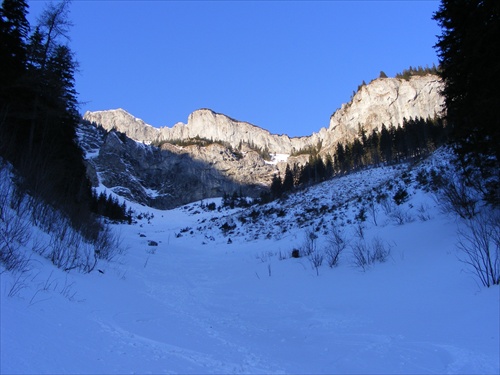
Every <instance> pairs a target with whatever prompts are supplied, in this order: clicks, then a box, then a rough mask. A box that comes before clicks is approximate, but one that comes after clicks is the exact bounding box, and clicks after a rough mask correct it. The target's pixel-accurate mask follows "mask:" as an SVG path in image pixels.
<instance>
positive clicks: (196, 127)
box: [80, 75, 443, 209]
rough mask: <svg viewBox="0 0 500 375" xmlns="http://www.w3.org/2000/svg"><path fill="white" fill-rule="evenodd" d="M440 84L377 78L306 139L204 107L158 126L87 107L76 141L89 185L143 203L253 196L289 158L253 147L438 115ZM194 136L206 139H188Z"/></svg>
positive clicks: (295, 143) (302, 158)
mask: <svg viewBox="0 0 500 375" xmlns="http://www.w3.org/2000/svg"><path fill="white" fill-rule="evenodd" d="M441 88H442V83H441V81H440V80H439V78H438V77H437V76H433V75H427V76H420V77H412V78H411V79H409V80H403V79H396V78H379V79H376V80H374V81H372V82H370V83H369V84H367V85H363V86H362V87H361V88H360V89H359V90H358V92H357V93H356V94H355V95H354V96H353V98H352V100H351V101H350V102H349V103H347V104H343V105H342V107H341V108H340V109H338V110H337V111H335V113H334V114H333V115H332V116H331V118H330V125H329V127H328V128H322V129H320V130H319V131H318V132H317V133H313V134H312V135H310V136H307V137H300V138H290V137H288V136H287V135H276V134H271V133H270V132H269V131H267V130H265V129H262V128H260V127H258V126H255V125H252V124H250V123H247V122H242V121H237V120H234V119H232V118H230V117H228V116H226V115H223V114H219V113H215V112H213V111H211V110H209V109H200V110H197V111H195V112H193V113H192V114H190V115H189V118H188V121H187V124H183V123H177V124H175V125H174V126H172V127H163V128H154V127H152V126H150V125H148V124H146V123H144V121H142V120H140V119H137V118H135V117H134V116H132V115H131V114H129V113H127V112H126V111H124V110H123V109H117V110H108V111H98V112H87V113H86V114H85V116H84V119H85V120H86V121H84V122H83V124H82V126H81V129H80V142H81V144H82V147H84V149H86V151H87V155H88V168H89V174H90V175H91V177H92V176H93V181H94V182H95V184H97V183H98V182H100V183H102V184H104V185H105V186H107V187H109V188H112V189H113V190H114V191H115V192H117V193H119V194H121V195H124V196H126V197H128V198H129V199H131V200H134V201H137V202H139V203H143V204H145V205H149V206H153V207H157V208H163V209H164V208H172V207H176V206H178V205H181V204H185V203H188V202H192V201H195V200H200V199H203V198H208V197H216V196H222V195H223V194H224V193H227V194H232V193H233V192H242V193H244V194H247V195H250V196H256V195H258V194H259V193H260V192H261V191H262V189H265V188H266V187H267V186H269V185H270V182H271V180H272V176H273V175H274V174H276V173H281V174H282V175H283V173H284V170H285V167H286V164H287V162H279V163H269V161H265V160H264V159H263V158H262V153H259V152H258V151H259V150H261V151H262V150H267V151H269V153H271V154H286V155H288V154H290V153H292V152H293V151H298V150H303V149H306V148H307V147H309V146H315V145H317V144H318V143H319V142H321V144H322V149H321V153H322V154H326V153H331V154H333V151H334V148H335V147H336V145H337V142H342V141H349V140H352V139H353V138H354V137H356V135H357V133H358V129H359V127H360V126H362V127H364V129H365V131H366V132H367V133H370V132H371V131H372V130H373V129H380V128H381V126H382V124H385V125H387V126H389V125H391V124H392V125H395V126H397V125H398V124H402V123H403V119H404V118H407V119H409V118H417V117H422V118H428V117H434V116H436V115H437V116H439V115H441V110H442V106H443V97H442V96H441V95H440V90H441ZM100 127H102V129H104V130H102V129H101V128H100ZM99 129H101V130H99ZM196 139H197V140H209V142H205V143H203V144H200V142H198V143H196V142H188V141H190V140H196ZM151 144H155V145H160V146H159V147H154V146H152V145H151ZM179 145H183V146H179ZM282 159H283V158H282ZM284 160H286V157H285V158H284ZM307 160H308V156H307V155H299V156H297V157H290V158H288V163H289V164H292V165H293V164H294V163H298V164H303V163H305V162H306V161H307Z"/></svg>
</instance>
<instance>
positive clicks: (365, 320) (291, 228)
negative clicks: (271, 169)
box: [0, 168, 500, 374]
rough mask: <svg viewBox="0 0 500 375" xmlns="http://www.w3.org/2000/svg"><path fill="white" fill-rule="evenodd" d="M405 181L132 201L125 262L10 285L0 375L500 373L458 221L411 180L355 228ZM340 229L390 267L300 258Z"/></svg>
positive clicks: (32, 276)
mask: <svg viewBox="0 0 500 375" xmlns="http://www.w3.org/2000/svg"><path fill="white" fill-rule="evenodd" d="M405 178H407V179H411V176H410V177H408V175H407V174H406V175H405V171H404V170H403V169H401V168H379V169H372V170H369V171H365V172H361V173H358V174H355V175H351V176H347V177H345V178H338V179H334V180H332V181H328V182H326V183H324V184H322V185H319V186H317V187H312V188H309V189H308V190H307V191H304V192H302V193H300V194H298V195H296V196H294V197H291V198H290V199H289V200H287V201H286V202H281V203H276V202H275V203H273V204H271V205H268V206H264V207H260V208H250V209H247V210H243V209H234V210H225V209H222V210H221V211H220V212H219V211H218V210H215V211H210V210H208V209H206V206H207V204H208V203H210V202H212V201H213V202H216V204H217V206H219V205H220V199H215V200H208V201H204V202H202V203H203V204H202V203H201V202H199V203H196V204H191V205H188V206H186V207H183V208H179V209H176V210H171V211H159V210H154V209H150V208H147V207H141V206H137V205H134V204H130V205H131V206H132V208H133V209H134V210H135V211H136V212H137V213H146V215H142V219H140V220H138V221H137V223H135V224H132V225H127V224H120V225H113V229H114V230H115V231H116V233H118V234H119V235H120V237H121V240H122V247H123V248H124V249H126V252H125V253H124V254H123V255H121V256H119V257H118V258H117V260H116V261H114V262H110V263H105V262H100V263H99V264H98V266H97V268H96V270H95V271H93V272H92V273H90V274H81V273H77V272H70V273H65V272H62V271H60V270H58V269H55V268H54V267H53V266H52V265H51V264H50V262H49V261H48V260H46V259H44V258H42V257H38V256H37V255H33V256H32V260H31V265H32V271H31V272H30V273H29V277H27V276H26V275H24V276H22V277H17V276H16V274H12V273H10V272H3V273H2V275H1V290H0V296H1V310H0V313H1V315H0V317H1V327H0V328H1V334H0V335H1V336H0V337H1V341H0V344H1V346H0V349H1V357H0V371H1V373H6V374H7V373H22V374H28V373H37V374H41V373H51V374H58V373H64V374H68V373H85V374H87V373H89V374H90V373H99V374H103V373H106V374H110V373H120V374H122V373H141V374H143V373H154V374H156V373H183V374H185V373H195V374H200V373H217V374H220V373H225V374H227V373H266V374H267V373H303V374H319V373H327V374H335V373H340V374H346V373H354V374H364V373H377V374H381V373H384V374H390V373H393V374H394V373H397V374H408V373H411V374H427V373H433V374H445V373H463V374H472V373H477V374H495V373H496V374H498V373H499V371H500V364H499V361H500V359H499V357H500V355H499V353H500V348H499V346H500V344H499V342H500V338H499V331H500V328H499V314H500V306H499V304H500V297H499V288H498V287H497V286H495V287H491V288H485V287H482V286H479V285H478V283H477V280H476V279H475V277H474V275H473V274H471V273H470V272H468V269H467V268H466V266H465V264H464V263H462V262H460V260H459V259H458V253H457V250H456V242H457V237H456V233H457V220H456V219H455V218H454V217H453V216H451V215H449V214H444V213H442V212H441V210H440V209H439V207H437V204H436V202H435V200H434V199H433V198H432V196H431V195H430V194H428V193H425V192H424V191H423V190H421V189H418V188H416V187H415V186H416V185H415V184H410V185H408V186H409V188H408V189H407V191H408V193H409V198H408V200H407V201H406V202H404V203H403V204H401V205H398V206H397V207H396V206H394V205H393V206H391V207H389V206H390V205H388V204H387V203H386V204H385V206H384V207H385V210H384V209H383V205H382V204H376V205H374V209H373V210H370V209H369V210H368V211H367V212H365V214H366V219H365V220H364V221H360V220H359V215H360V210H361V209H362V207H363V202H365V198H366V197H367V196H368V195H369V194H368V192H371V194H372V195H373V196H374V197H375V196H376V195H379V196H383V193H384V192H386V193H387V192H388V191H390V192H394V191H396V190H397V186H398V184H399V183H401V181H402V180H401V179H405ZM389 185H390V186H391V187H390V188H389V187H388V186H389ZM315 198H316V200H315ZM279 209H282V210H283V211H282V212H280V211H279ZM252 210H255V211H258V210H260V211H261V212H259V213H258V215H257V216H256V214H253V216H252V214H251V212H252ZM398 210H399V211H398ZM266 212H267V213H266ZM394 212H396V213H403V214H404V215H403V219H402V220H401V221H398V217H394V216H393V213H394ZM266 215H267V216H266ZM307 215H310V216H311V217H310V218H308V220H310V221H307V220H301V219H300V217H301V216H302V217H307ZM396 216H397V215H396ZM242 217H243V218H246V219H239V218H242ZM252 217H258V220H255V221H252V219H251V218H252ZM356 217H358V219H356ZM322 219H323V220H322ZM224 223H228V224H230V225H229V227H230V229H229V230H226V232H224V230H221V229H220V227H221V225H222V224H224ZM312 223H313V225H312ZM331 223H335V225H336V226H337V227H338V228H340V229H341V230H342V232H343V233H344V235H345V236H346V239H347V240H348V241H349V243H350V244H351V245H353V244H354V243H366V244H371V241H372V240H373V239H374V238H378V239H380V240H381V241H383V243H384V244H385V246H386V247H387V248H389V249H390V251H391V252H390V256H389V257H388V259H387V261H385V262H382V263H375V264H373V265H371V266H369V267H367V268H366V269H365V270H362V269H361V268H359V267H355V266H354V265H353V258H352V252H351V247H349V246H348V248H347V249H346V250H345V251H344V252H343V253H342V255H341V258H340V264H339V265H338V266H337V267H334V268H330V267H328V265H327V262H326V260H325V261H324V262H323V264H322V265H321V266H319V268H318V270H316V269H315V268H313V267H312V264H311V262H310V260H309V259H308V258H307V257H300V258H291V257H290V254H291V251H292V250H293V249H295V248H296V249H300V248H301V247H302V246H303V243H304V241H305V233H306V231H307V230H308V229H311V228H313V231H314V232H315V233H316V234H317V236H318V239H317V249H318V250H317V251H318V252H320V251H321V249H323V248H324V247H325V246H326V243H327V242H326V239H327V237H328V236H327V233H328V230H329V228H330V227H331ZM229 238H230V239H231V241H229ZM228 242H229V243H228ZM155 243H156V244H157V246H151V245H154V244H155ZM18 276H19V275H18ZM16 277H17V278H16ZM16 285H17V287H18V288H19V290H18V291H17V292H16V290H13V288H14V287H15V286H16ZM9 294H10V295H11V296H9Z"/></svg>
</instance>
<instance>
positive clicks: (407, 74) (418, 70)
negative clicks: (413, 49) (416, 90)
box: [396, 64, 439, 80]
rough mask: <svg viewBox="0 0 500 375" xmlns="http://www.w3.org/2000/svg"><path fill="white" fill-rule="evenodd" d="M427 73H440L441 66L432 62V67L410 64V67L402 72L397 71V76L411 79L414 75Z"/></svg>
mask: <svg viewBox="0 0 500 375" xmlns="http://www.w3.org/2000/svg"><path fill="white" fill-rule="evenodd" d="M427 74H434V75H438V74H439V68H438V67H436V65H435V64H432V67H428V66H426V67H422V66H420V65H419V66H417V67H413V66H410V67H409V68H408V69H403V71H402V72H401V73H397V74H396V78H401V79H405V80H409V79H410V78H411V77H413V76H425V75H427Z"/></svg>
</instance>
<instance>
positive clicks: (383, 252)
mask: <svg viewBox="0 0 500 375" xmlns="http://www.w3.org/2000/svg"><path fill="white" fill-rule="evenodd" d="M351 250H352V256H353V264H354V266H355V267H359V268H361V269H363V271H366V270H367V269H368V267H369V266H370V265H372V264H374V263H384V262H386V261H387V259H388V258H389V256H390V254H391V247H390V246H389V245H388V244H387V243H384V241H382V239H380V238H379V237H374V238H373V239H372V243H371V245H369V244H367V243H366V241H364V240H362V239H359V240H358V241H356V242H355V243H354V244H353V245H352V246H351Z"/></svg>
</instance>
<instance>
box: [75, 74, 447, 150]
mask: <svg viewBox="0 0 500 375" xmlns="http://www.w3.org/2000/svg"><path fill="white" fill-rule="evenodd" d="M441 88H442V82H441V80H440V79H439V77H438V76H435V75H431V74H428V75H426V76H413V77H411V78H410V79H408V80H405V79H402V78H377V79H375V80H373V81H372V82H370V83H369V84H367V85H362V86H361V87H360V89H359V90H358V92H357V93H356V94H354V95H353V97H352V99H351V101H350V102H348V103H344V104H343V105H342V106H341V107H340V108H339V109H337V110H336V111H335V112H334V113H333V114H332V116H331V117H330V124H329V126H328V128H325V127H323V128H320V129H319V130H318V132H313V133H312V134H311V135H308V136H302V137H289V136H288V135H287V134H281V135H278V134H272V133H271V132H269V131H268V130H266V129H264V128H262V127H259V126H257V125H254V124H251V123H249V122H245V121H240V120H235V119H234V118H232V117H229V116H227V115H225V114H222V113H217V112H215V111H213V110H211V109H207V108H202V109H198V110H196V111H193V112H192V113H191V114H190V115H189V116H188V121H187V123H186V124H184V123H182V122H177V123H176V124H174V125H173V126H172V127H160V128H156V127H153V126H151V125H149V124H146V123H145V122H144V121H143V120H141V119H138V118H136V117H134V116H133V115H131V114H130V113H128V112H126V111H125V110H124V109H121V108H120V109H116V110H104V111H95V112H90V111H88V112H86V113H85V115H84V119H85V120H87V121H90V122H93V123H96V124H98V125H100V126H102V127H103V128H104V129H106V130H112V129H114V130H117V131H120V132H122V133H124V134H126V135H127V136H129V137H130V138H132V139H134V140H136V141H139V142H144V143H153V142H169V141H174V140H185V139H192V138H196V137H201V138H205V139H210V140H212V141H221V142H225V143H227V144H229V145H231V147H233V148H237V147H239V146H240V145H241V143H242V142H247V143H251V144H253V145H254V146H255V147H257V148H260V149H267V150H269V152H272V153H285V154H290V153H293V152H297V151H299V150H303V149H305V148H308V147H311V146H316V145H317V144H318V142H321V143H322V145H323V152H324V153H326V152H329V151H331V149H332V148H333V147H334V146H335V145H336V144H337V143H338V142H345V141H349V140H352V138H353V137H355V135H356V134H357V132H358V126H362V127H364V129H365V131H367V132H371V131H372V130H373V129H378V130H379V129H380V127H381V126H382V124H385V125H387V126H389V125H391V124H392V125H395V126H397V125H399V124H402V122H403V119H404V118H407V119H408V118H410V117H413V118H416V117H422V118H429V117H431V118H432V117H435V116H439V115H441V113H442V106H443V103H444V99H443V97H442V95H441V94H440V92H441Z"/></svg>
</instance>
